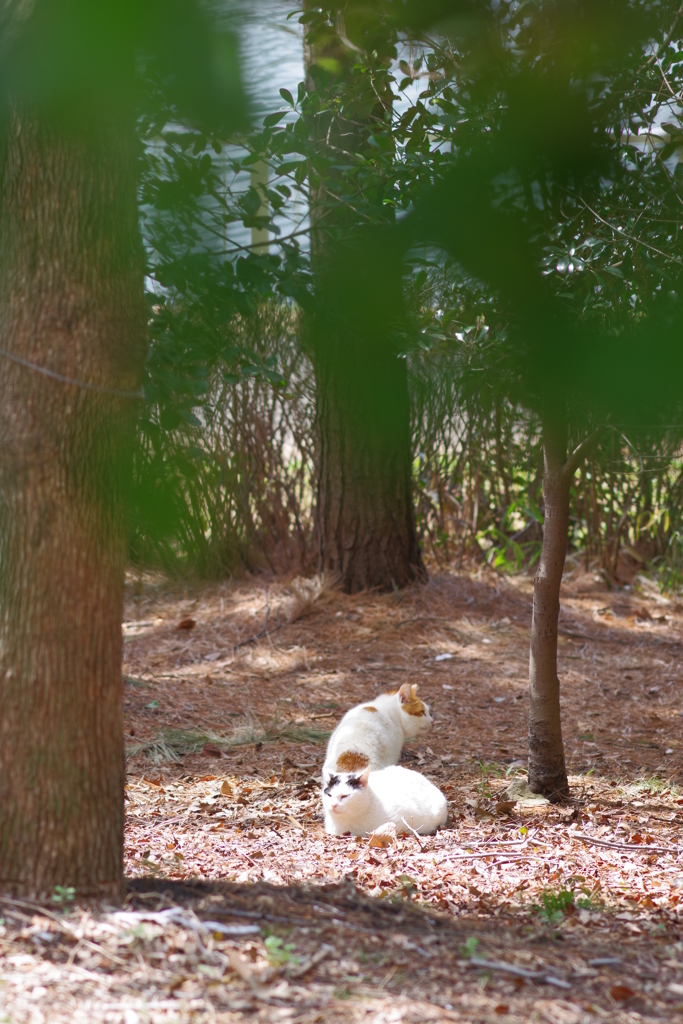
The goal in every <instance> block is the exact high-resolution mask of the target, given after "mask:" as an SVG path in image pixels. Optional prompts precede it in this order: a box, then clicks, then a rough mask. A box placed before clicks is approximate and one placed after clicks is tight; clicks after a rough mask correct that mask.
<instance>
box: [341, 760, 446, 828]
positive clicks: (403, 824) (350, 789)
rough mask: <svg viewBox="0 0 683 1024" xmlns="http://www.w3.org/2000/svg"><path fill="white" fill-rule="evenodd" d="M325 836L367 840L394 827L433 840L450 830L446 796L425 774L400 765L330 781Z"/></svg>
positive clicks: (343, 774)
mask: <svg viewBox="0 0 683 1024" xmlns="http://www.w3.org/2000/svg"><path fill="white" fill-rule="evenodd" d="M323 810H324V811H325V831H326V832H330V833H331V834H332V835H335V836H343V835H345V834H346V833H347V832H350V833H351V835H354V836H364V835H367V834H368V832H374V831H375V829H378V828H379V827H380V826H381V825H386V824H387V823H388V822H393V824H394V825H395V826H396V831H397V832H407V831H409V830H412V831H415V832H419V833H420V834H421V835H427V833H429V832H436V830H437V828H441V827H442V826H443V825H445V824H446V819H447V818H448V804H447V802H446V797H445V796H444V795H443V793H442V792H441V790H439V789H437V788H436V786H435V785H434V783H432V782H430V781H429V779H426V778H425V776H424V775H420V773H419V772H411V771H410V770H409V769H408V768H404V767H403V766H402V765H400V764H394V765H390V766H389V767H388V768H382V770H381V771H378V772H371V771H370V769H369V768H366V769H365V771H364V772H362V773H361V774H360V775H357V774H354V773H352V772H341V773H339V774H336V773H335V774H333V775H330V777H329V779H328V780H327V782H326V783H325V787H324V789H323Z"/></svg>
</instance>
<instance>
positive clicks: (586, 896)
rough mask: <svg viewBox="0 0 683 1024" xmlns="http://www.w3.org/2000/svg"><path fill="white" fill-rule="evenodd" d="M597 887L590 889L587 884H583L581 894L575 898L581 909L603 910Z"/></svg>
mask: <svg viewBox="0 0 683 1024" xmlns="http://www.w3.org/2000/svg"><path fill="white" fill-rule="evenodd" d="M597 893H598V890H597V889H588V888H586V886H584V885H582V886H581V896H577V897H576V899H575V903H576V906H577V908H578V909H579V910H602V903H601V902H600V900H599V899H598V896H597Z"/></svg>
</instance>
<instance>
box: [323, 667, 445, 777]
mask: <svg viewBox="0 0 683 1024" xmlns="http://www.w3.org/2000/svg"><path fill="white" fill-rule="evenodd" d="M416 693H417V683H412V684H411V683H404V684H403V686H402V687H401V688H400V689H399V690H394V691H393V692H392V693H382V694H380V696H379V697H376V698H375V699H374V700H371V701H366V702H365V704H358V706H357V707H355V708H351V710H350V711H347V712H346V714H345V715H344V717H343V718H342V720H341V722H340V723H339V725H338V726H337V728H336V729H335V730H334V732H333V733H332V735H331V736H330V740H329V743H328V744H327V753H326V755H325V763H324V765H323V781H324V782H325V781H326V780H327V779H329V777H330V776H331V775H333V774H334V773H338V772H354V771H362V770H363V769H364V768H369V769H370V771H375V770H377V769H379V768H386V767H387V766H388V765H392V764H396V763H397V761H398V759H399V758H400V756H401V750H402V748H403V744H404V742H405V741H406V740H412V739H416V738H417V737H418V736H421V735H422V734H423V733H425V732H427V730H428V729H430V728H431V725H432V716H431V715H430V714H429V707H428V705H427V704H425V703H424V702H423V701H421V700H420V698H419V697H417V696H416Z"/></svg>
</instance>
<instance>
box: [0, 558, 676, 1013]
mask: <svg viewBox="0 0 683 1024" xmlns="http://www.w3.org/2000/svg"><path fill="white" fill-rule="evenodd" d="M531 597H532V591H531V580H530V579H529V578H528V577H526V576H523V577H516V578H514V579H511V578H501V577H499V576H497V575H495V574H493V573H490V572H488V571H486V572H481V573H479V574H471V573H465V572H461V573H457V572H442V573H440V574H437V575H434V576H433V577H432V579H431V581H430V582H429V583H428V584H427V585H424V586H423V585H420V586H415V587H413V588H411V589H409V590H408V591H406V592H404V593H402V594H395V595H389V596H387V595H374V594H364V595H359V596H356V597H348V596H345V595H343V594H341V593H340V592H339V591H337V590H335V589H334V588H329V587H324V586H322V587H321V586H319V585H316V584H315V583H311V582H308V583H304V582H301V581H297V580H293V581H289V582H288V581H285V580H275V581H273V580H271V581H263V580H258V579H257V580H251V581H249V582H241V583H232V584H229V585H228V584H225V585H220V586H212V587H205V588H201V589H199V588H197V589H192V588H189V587H188V588H187V589H185V588H182V587H180V588H179V587H178V585H177V584H176V585H171V584H169V583H168V582H167V581H164V580H162V579H156V578H152V577H144V578H137V577H135V576H131V577H130V579H129V582H128V597H127V608H126V619H125V623H124V639H125V662H124V674H125V676H124V678H125V686H124V691H125V729H126V738H127V743H128V745H129V762H128V771H129V777H128V787H127V824H126V848H125V870H126V876H127V879H128V897H127V899H126V902H125V905H124V907H123V908H120V907H119V908H113V907H112V908H107V907H102V906H98V907H86V906H81V907H75V906H73V905H72V903H71V902H70V896H71V894H70V893H69V892H68V891H58V892H56V893H55V903H54V905H53V906H52V907H51V908H50V909H48V910H41V909H40V908H36V907H34V906H33V905H31V904H21V903H19V902H17V901H3V902H0V919H1V920H2V924H0V1021H3V1020H4V1021H7V1022H11V1024H15V1022H16V1024H24V1022H26V1024H42V1022H50V1024H51V1022H53V1021H54V1022H62V1021H65V1022H66V1021H69V1022H72V1021H73V1022H81V1021H82V1022H84V1024H85V1022H88V1024H89V1022H100V1021H101V1022H105V1021H107V1022H116V1024H119V1022H120V1024H147V1022H149V1024H157V1022H176V1021H177V1022H183V1024H184V1022H189V1021H193V1022H205V1021H206V1022H214V1021H215V1022H221V1024H222V1022H225V1024H227V1022H233V1021H234V1022H237V1021H243V1020H258V1021H268V1022H270V1021H285V1022H289V1021H296V1022H314V1021H320V1022H322V1021H324V1022H326V1024H327V1022H337V1021H339V1022H342V1021H343V1022H356V1021H359V1022H361V1021H362V1022H367V1024H370V1022H372V1024H380V1022H385V1021H386V1022H405V1024H413V1022H415V1024H417V1022H422V1021H468V1022H469V1021H471V1022H475V1021H487V1022H488V1021H497V1020H503V1021H506V1020H509V1021H511V1022H512V1021H514V1022H526V1021H540V1022H550V1024H579V1022H588V1021H601V1020H613V1021H650V1020H652V1021H655V1020H675V1019H680V1017H681V1015H682V1014H683V935H682V933H683V918H682V917H681V913H682V912H683V911H682V912H679V909H678V908H679V905H680V906H681V907H682V908H683V902H681V903H680V904H679V899H681V897H683V860H682V859H681V858H682V857H683V829H682V825H683V817H682V815H683V778H682V773H683V746H682V745H681V715H682V714H683V710H681V709H680V700H679V694H680V689H681V671H682V670H681V665H680V654H681V650H682V648H683V604H681V605H679V604H676V603H674V602H671V601H668V600H666V599H664V598H662V597H661V596H660V594H659V593H658V591H657V588H656V586H655V585H654V584H653V583H652V582H651V581H649V580H648V579H646V578H645V577H638V578H637V579H636V581H635V582H634V585H633V586H632V587H631V588H630V589H628V588H621V589H616V590H608V589H607V587H606V585H605V583H604V582H603V580H602V579H601V577H600V576H598V575H594V574H592V573H586V572H584V571H582V570H580V569H578V568H577V569H575V570H574V572H573V573H568V574H567V577H566V579H565V583H564V585H563V597H562V612H561V618H560V629H561V640H560V678H561V681H562V705H563V727H564V737H565V749H566V756H567V763H568V766H569V771H570V783H571V792H572V798H573V799H572V802H571V803H570V804H568V805H565V806H550V805H545V804H537V805H529V806H524V805H520V804H515V805H514V806H510V805H509V804H508V805H503V806H501V807H499V806H498V797H500V795H501V794H502V792H503V790H504V789H505V788H506V786H507V785H508V784H509V782H510V781H511V779H512V778H513V777H514V776H516V775H523V768H524V762H525V747H526V728H527V722H526V716H527V692H526V688H527V665H528V631H529V625H530V617H531ZM405 681H410V682H417V683H419V686H420V696H421V697H422V698H423V700H426V701H427V702H428V703H429V705H430V708H431V711H432V714H433V716H434V728H433V730H432V732H431V733H430V734H429V735H428V737H427V738H426V740H425V741H424V743H423V744H421V745H420V746H414V747H412V748H411V747H409V748H406V750H405V752H404V762H405V763H406V764H408V765H409V766H411V767H415V768H419V770H420V771H423V772H424V773H425V774H426V775H428V776H429V778H431V779H432V780H433V781H434V782H436V783H437V784H438V785H439V786H441V787H442V789H443V790H444V791H445V792H446V794H447V796H448V798H449V802H450V820H449V824H448V827H447V828H446V829H444V830H443V831H441V832H439V833H438V834H437V835H436V836H432V837H427V838H422V839H418V838H416V837H414V836H412V835H411V836H409V837H405V838H400V839H399V840H398V841H396V842H395V843H393V844H391V845H389V846H388V847H386V848H383V847H376V846H370V845H369V843H368V840H357V839H353V838H350V837H341V838H337V837H332V836H329V837H328V836H326V834H325V833H324V831H323V827H322V816H321V813H320V795H319V775H320V768H321V765H322V761H323V756H324V750H325V741H326V738H327V735H328V734H329V732H330V730H331V728H332V727H333V726H334V724H335V723H336V721H337V720H338V719H339V717H340V716H341V715H342V714H343V712H344V711H346V710H347V709H348V708H349V707H351V706H352V705H354V704H356V703H358V702H359V701H362V700H367V699H368V698H371V697H373V696H374V695H376V694H377V693H379V692H382V691H383V690H386V689H389V688H391V687H393V686H394V685H396V684H399V683H401V682H405ZM3 1014H4V1017H3Z"/></svg>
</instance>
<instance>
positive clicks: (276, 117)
mask: <svg viewBox="0 0 683 1024" xmlns="http://www.w3.org/2000/svg"><path fill="white" fill-rule="evenodd" d="M286 113H287V111H286V110H281V111H279V112H278V113H277V114H268V116H267V117H264V118H263V125H264V127H265V128H272V127H273V125H274V124H277V123H278V122H279V121H281V120H282V118H283V117H284V116H285V114H286Z"/></svg>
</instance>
